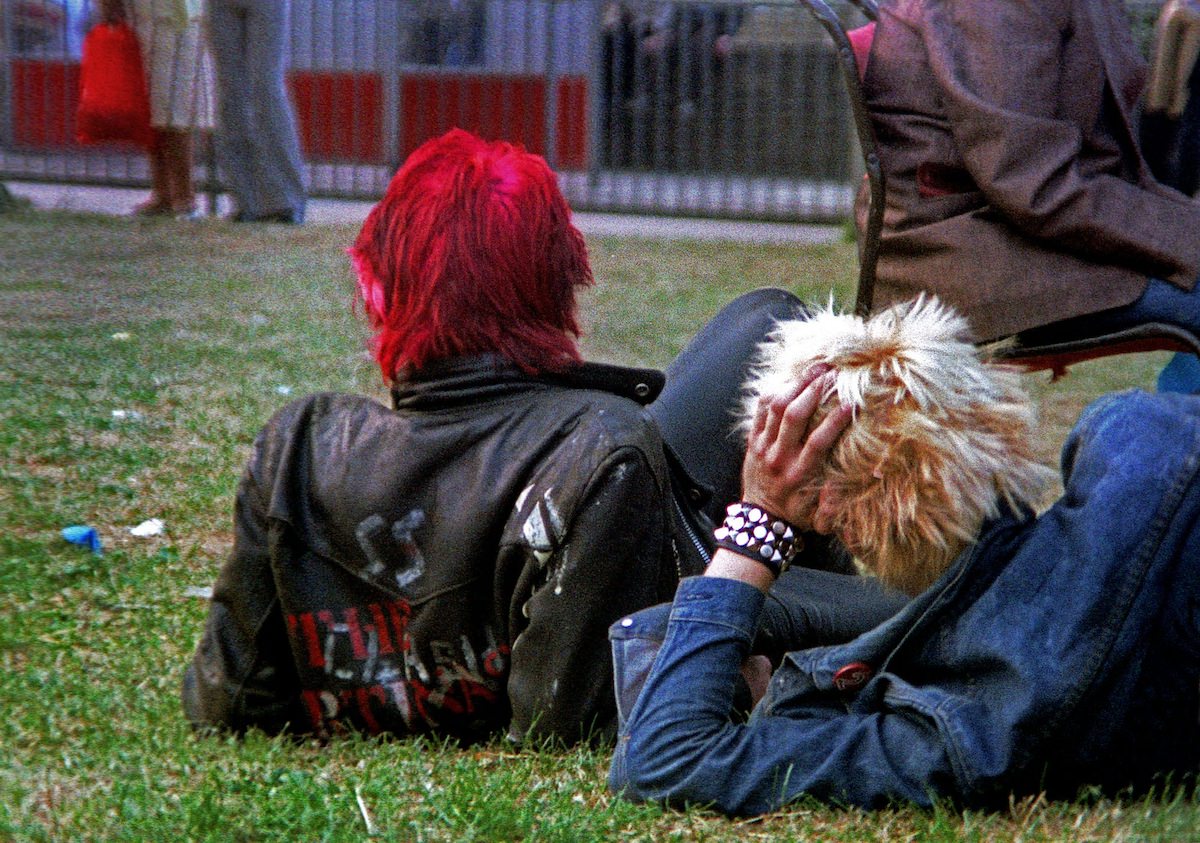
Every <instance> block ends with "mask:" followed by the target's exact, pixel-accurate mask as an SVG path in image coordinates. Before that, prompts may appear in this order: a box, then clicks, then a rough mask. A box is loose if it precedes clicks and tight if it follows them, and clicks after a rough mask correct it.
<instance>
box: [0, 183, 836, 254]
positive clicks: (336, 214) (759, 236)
mask: <svg viewBox="0 0 1200 843" xmlns="http://www.w3.org/2000/svg"><path fill="white" fill-rule="evenodd" d="M6 184H7V185H8V188H9V190H10V191H11V192H12V193H14V194H15V195H17V196H23V197H26V198H28V199H30V200H32V201H33V203H34V205H35V207H38V208H42V209H46V210H69V211H90V212H94V213H109V214H117V215H125V214H128V213H129V212H130V211H131V209H132V208H133V206H134V205H136V204H137V203H138V202H140V201H142V200H143V199H145V198H146V191H145V190H144V189H141V188H138V189H130V188H118V187H92V186H82V185H74V184H55V183H46V182H20V181H9V182H6ZM218 207H219V209H220V210H221V211H222V212H224V211H225V210H226V199H225V197H222V198H221V201H220V202H219V203H218ZM370 209H371V203H370V202H358V201H344V200H337V199H312V200H310V201H309V204H308V221H309V223H310V224H313V225H331V224H336V223H351V224H357V223H361V222H362V221H363V219H364V218H365V217H366V215H367V212H368V211H369V210H370ZM575 224H576V225H577V226H578V227H579V230H580V231H582V232H583V234H584V235H585V236H588V237H608V236H617V237H621V236H627V237H649V238H654V239H666V240H726V241H737V242H744V243H833V242H836V241H837V240H838V239H839V238H840V237H841V236H842V229H841V227H840V226H837V225H809V224H799V223H795V224H793V223H778V222H749V221H746V222H743V221H734V220H710V219H689V218H680V217H655V216H630V215H625V214H601V213H587V212H580V213H577V214H575Z"/></svg>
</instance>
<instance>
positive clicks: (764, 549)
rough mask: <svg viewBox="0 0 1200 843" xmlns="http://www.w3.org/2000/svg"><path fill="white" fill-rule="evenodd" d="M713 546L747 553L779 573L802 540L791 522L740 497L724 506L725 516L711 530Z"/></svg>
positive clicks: (790, 560) (793, 555)
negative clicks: (713, 540) (738, 499)
mask: <svg viewBox="0 0 1200 843" xmlns="http://www.w3.org/2000/svg"><path fill="white" fill-rule="evenodd" d="M713 537H714V538H716V540H717V546H718V547H723V548H725V549H726V550H731V551H733V552H734V553H740V554H741V555H742V556H748V557H750V558H751V559H754V560H756V561H758V562H761V563H762V564H763V565H766V566H767V567H768V568H770V569H771V572H772V573H773V574H775V576H779V575H780V574H782V573H783V572H784V571H786V570H787V569H788V566H789V565H791V564H792V560H793V559H795V558H796V554H797V553H799V552H800V549H801V548H802V547H803V546H804V540H803V539H801V538H800V536H798V535H797V534H796V530H795V528H794V527H792V525H791V524H789V523H788V522H786V521H784V520H783V519H782V518H777V517H776V516H774V515H772V514H771V513H769V512H767V511H766V510H765V509H763V508H762V507H761V506H757V505H755V504H752V503H746V502H745V501H741V502H738V503H731V504H730V505H729V506H728V507H727V508H726V509H725V520H724V521H723V522H721V526H720V527H717V529H716V530H714V531H713Z"/></svg>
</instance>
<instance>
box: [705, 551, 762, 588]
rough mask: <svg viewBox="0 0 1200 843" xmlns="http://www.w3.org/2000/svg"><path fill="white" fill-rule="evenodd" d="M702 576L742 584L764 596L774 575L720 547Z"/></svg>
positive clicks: (752, 561) (749, 559) (750, 560)
mask: <svg viewBox="0 0 1200 843" xmlns="http://www.w3.org/2000/svg"><path fill="white" fill-rule="evenodd" d="M704 576H706V577H721V578H722V579H727V580H737V581H738V582H744V583H746V585H750V586H753V587H754V588H757V589H758V590H759V591H761V592H763V593H764V594H766V593H767V592H768V591H770V590H771V586H772V585H774V584H775V574H774V572H772V571H771V569H770V568H768V567H767V566H766V565H761V564H759V563H758V562H756V561H754V560H753V559H751V558H750V557H748V556H743V555H741V554H740V553H734V552H733V551H732V550H726V549H725V548H722V547H718V548H717V549H716V551H715V552H714V553H713V557H712V561H711V562H709V563H708V567H707V568H705V569H704Z"/></svg>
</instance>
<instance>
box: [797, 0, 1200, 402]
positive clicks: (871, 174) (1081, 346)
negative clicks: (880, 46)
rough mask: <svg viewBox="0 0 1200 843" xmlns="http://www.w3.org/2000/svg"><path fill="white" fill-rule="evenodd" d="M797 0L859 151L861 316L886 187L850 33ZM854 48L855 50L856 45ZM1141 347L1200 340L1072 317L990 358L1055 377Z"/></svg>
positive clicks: (1182, 346)
mask: <svg viewBox="0 0 1200 843" xmlns="http://www.w3.org/2000/svg"><path fill="white" fill-rule="evenodd" d="M851 2H852V3H853V4H854V6H856V7H857V8H858V10H859V11H860V12H862V14H863V16H864V17H865V18H866V19H867V20H868V21H872V22H873V21H875V20H876V19H877V18H878V6H877V5H876V3H875V0H851ZM800 3H801V4H802V5H804V6H805V7H807V9H808V10H809V11H810V12H811V13H812V14H813V16H814V17H815V18H816V19H817V21H818V22H820V24H821V25H822V26H823V27H824V28H825V30H826V32H828V33H829V36H830V38H832V39H833V43H834V46H835V48H836V49H837V55H838V60H839V65H840V67H841V70H842V76H843V78H844V80H845V83H846V91H847V94H848V95H849V100H850V111H851V115H852V117H853V119H854V127H855V131H856V133H857V136H858V142H859V146H860V148H861V150H862V156H863V167H864V170H865V173H866V175H865V178H866V180H867V185H868V188H869V199H870V201H869V205H868V210H867V217H866V224H865V226H864V227H863V230H862V232H861V236H860V240H859V274H858V291H857V295H856V297H855V303H854V309H855V312H856V313H859V314H861V315H866V314H867V313H869V312H870V310H871V302H872V292H873V289H874V286H875V264H876V261H877V259H878V255H879V232H880V230H881V228H882V226H883V209H884V201H883V200H884V190H885V187H886V185H885V180H884V175H883V170H882V169H881V167H880V164H879V155H878V152H877V150H878V146H877V144H876V142H875V133H874V130H873V129H872V125H871V114H870V112H869V111H868V110H867V104H866V98H865V97H864V95H863V90H862V83H861V79H862V76H861V70H862V69H861V68H860V67H859V65H858V60H857V59H856V57H855V50H854V44H853V43H852V35H851V34H850V33H849V31H848V30H847V29H846V26H845V25H844V24H843V22H842V20H841V18H839V17H838V15H837V14H836V13H835V12H834V11H833V9H832V8H831V7H830V6H829V4H828V3H826V2H825V0H800ZM1169 5H1170V4H1169ZM859 46H860V49H861V44H860V45H859ZM1142 351H1178V352H1185V353H1191V354H1195V355H1197V356H1200V338H1198V337H1197V336H1196V335H1195V334H1193V333H1192V332H1191V331H1189V330H1187V329H1185V328H1180V327H1178V326H1176V325H1171V324H1167V323H1161V322H1146V323H1143V324H1141V325H1135V326H1132V327H1129V328H1124V329H1121V330H1119V331H1113V332H1109V333H1095V332H1094V331H1090V330H1089V329H1088V326H1087V320H1081V319H1075V320H1068V321H1066V322H1063V323H1058V324H1055V323H1051V324H1049V325H1044V326H1041V327H1039V328H1034V329H1031V330H1028V331H1023V332H1021V333H1019V334H1017V335H1016V336H1014V337H1012V339H1011V342H1008V343H1004V344H1001V345H1000V346H998V347H997V351H996V356H997V357H1000V358H1002V359H1006V360H1009V361H1011V362H1013V363H1015V364H1017V365H1020V366H1021V367H1022V368H1025V369H1027V370H1030V371H1040V370H1049V371H1050V372H1051V374H1052V376H1053V377H1054V378H1055V379H1057V378H1059V377H1061V376H1062V375H1064V374H1065V373H1066V371H1067V367H1068V366H1070V365H1072V364H1074V363H1079V362H1082V361H1084V360H1093V359H1097V358H1100V357H1109V356H1112V355H1116V354H1130V353H1133V352H1142Z"/></svg>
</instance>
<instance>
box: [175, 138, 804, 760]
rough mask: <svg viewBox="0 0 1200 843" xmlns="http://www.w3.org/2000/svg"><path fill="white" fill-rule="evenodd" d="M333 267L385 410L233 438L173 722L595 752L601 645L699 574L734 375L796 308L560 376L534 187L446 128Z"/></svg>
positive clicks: (327, 414)
mask: <svg viewBox="0 0 1200 843" xmlns="http://www.w3.org/2000/svg"><path fill="white" fill-rule="evenodd" d="M350 255H351V259H352V261H353V264H354V268H355V270H356V274H357V277H358V291H359V296H360V298H361V301H362V303H363V306H364V308H365V311H366V316H367V319H368V320H369V322H370V324H371V326H372V328H373V329H374V338H373V340H372V349H373V352H374V356H375V359H376V360H377V362H378V364H379V366H380V369H381V370H382V373H383V377H384V379H385V381H386V382H387V383H388V385H389V386H390V389H391V396H392V406H391V407H385V406H382V405H381V404H379V403H378V402H376V401H374V400H371V399H369V398H366V397H361V396H351V395H331V394H325V395H313V396H309V397H307V398H304V399H301V400H299V401H296V402H294V403H293V404H291V405H290V406H288V407H285V408H284V409H283V410H282V411H280V412H279V413H278V414H277V415H276V416H275V417H274V418H273V419H272V420H271V421H270V422H269V423H268V424H267V426H266V428H265V429H264V430H263V431H262V433H261V434H260V435H259V436H258V438H257V440H256V442H255V444H254V450H253V454H252V456H251V459H250V461H249V465H248V466H247V468H246V472H245V474H244V476H243V478H242V481H241V485H240V488H239V490H238V495H237V503H236V513H235V525H236V535H235V542H234V548H233V551H232V554H231V557H230V559H229V560H228V562H227V564H226V565H225V567H224V569H223V570H222V572H221V574H220V576H219V578H218V580H217V583H216V586H215V588H214V590H213V596H212V606H211V610H210V613H209V617H208V621H207V625H206V626H205V629H204V632H203V634H202V637H201V639H200V643H199V646H198V647H197V650H196V653H195V656H194V659H193V662H192V665H191V667H190V668H189V670H188V671H187V675H186V678H185V681H184V692H183V696H184V708H185V711H186V713H187V716H188V718H189V719H190V720H191V721H192V722H193V723H194V724H196V725H197V726H201V727H204V726H213V727H221V728H226V729H231V730H233V731H242V730H245V729H247V728H250V727H257V728H260V729H264V730H266V731H269V732H278V731H283V730H288V731H293V732H309V733H315V734H317V735H322V736H325V735H330V734H333V733H336V732H339V731H341V730H344V729H355V730H360V731H366V732H371V733H375V732H387V733H392V734H398V735H407V734H418V733H434V734H439V735H447V736H452V737H455V738H458V739H461V740H464V741H474V740H479V739H483V738H486V737H487V736H489V735H491V734H493V733H494V732H496V731H497V730H501V729H504V728H507V729H508V731H509V734H510V735H511V736H512V737H513V738H514V739H517V740H523V739H526V738H529V737H537V738H546V737H549V738H553V739H558V740H561V741H564V742H568V743H570V742H574V741H578V740H581V739H585V738H591V737H604V736H611V735H612V734H613V733H614V725H615V717H616V709H615V702H614V697H613V686H612V663H611V656H610V650H609V646H608V641H607V629H608V626H609V625H610V624H611V623H612V622H614V621H615V620H616V619H617V618H619V617H621V616H622V615H623V614H627V613H629V612H632V611H634V610H637V609H641V608H643V607H645V606H649V605H651V604H654V603H658V602H661V601H664V600H667V599H669V598H670V597H671V595H672V594H673V593H674V590H675V585H676V583H677V582H678V581H679V579H680V578H681V577H683V576H686V575H689V574H694V573H699V572H700V571H701V570H702V569H703V567H704V565H705V563H706V562H707V560H708V554H709V551H710V548H711V528H709V527H706V513H707V515H711V514H713V513H714V512H719V511H720V510H721V509H722V507H723V505H724V504H725V503H726V502H727V501H729V500H732V499H734V498H736V497H737V494H738V491H739V485H740V484H739V479H740V478H739V473H740V468H741V461H742V453H743V450H744V445H743V444H742V443H741V442H740V438H739V437H737V436H736V435H734V434H733V432H732V430H731V423H732V421H733V418H734V415H733V413H734V410H735V408H736V407H737V404H738V401H739V398H740V389H741V384H742V382H743V381H744V379H745V373H746V370H747V366H748V363H749V361H750V359H751V358H752V356H753V353H754V350H755V348H756V346H757V344H758V343H759V342H760V341H761V340H762V339H763V338H764V337H765V336H766V335H767V333H768V332H769V331H770V330H771V328H772V327H773V326H774V324H775V322H776V321H777V320H778V319H782V318H788V317H791V316H794V315H795V314H796V312H797V310H798V308H799V306H800V305H799V302H798V300H797V299H795V297H793V296H791V295H790V294H788V293H785V292H783V291H780V290H761V291H757V292H755V293H751V294H749V295H747V296H743V297H742V298H740V299H738V300H736V301H734V302H733V303H731V304H730V305H729V306H728V307H727V308H726V309H725V310H724V311H723V312H722V313H721V314H719V315H718V316H717V317H716V319H714V321H713V322H712V323H711V324H710V325H709V326H708V327H707V328H706V329H705V330H704V331H703V332H701V334H700V335H699V336H698V337H697V338H696V340H695V341H694V342H693V344H692V346H691V347H690V348H689V349H688V350H687V351H685V353H684V354H683V355H681V357H680V358H679V359H678V360H677V361H675V363H674V364H673V365H672V367H671V368H670V369H669V370H668V372H667V375H666V377H664V375H663V374H662V373H660V372H657V371H653V370H645V369H627V368H622V367H617V366H611V365H601V364H595V363H585V362H582V361H581V359H580V353H579V349H578V347H577V345H576V339H577V337H578V336H579V333H580V326H579V319H578V313H577V309H576V292H577V291H578V290H579V289H580V288H582V287H585V286H587V285H589V284H591V283H593V279H592V272H591V269H590V268H589V265H588V259H587V250H586V248H585V245H584V242H583V238H582V237H581V236H580V234H579V232H578V231H577V230H576V229H575V227H574V226H573V225H572V224H571V214H570V209H569V208H568V206H567V203H566V201H565V199H564V198H563V196H562V194H561V193H560V192H559V189H558V185H557V180H556V178H555V175H554V173H553V172H551V170H550V169H549V167H548V166H547V165H546V163H545V161H543V160H542V159H541V158H540V157H538V156H536V155H532V154H530V153H528V152H526V151H524V150H523V149H521V148H520V147H519V146H515V145H513V144H509V143H503V142H487V141H483V140H481V139H479V138H477V137H475V136H473V135H470V134H468V133H466V132H463V131H452V132H450V133H449V134H447V135H444V136H442V137H440V138H437V139H434V140H432V141H430V142H428V143H426V144H425V145H423V146H422V147H421V148H420V149H418V150H416V151H415V152H413V154H412V155H411V156H410V157H409V158H408V160H407V161H406V162H405V163H404V165H403V166H402V167H401V168H400V170H399V172H397V173H396V175H395V177H394V178H393V180H392V183H391V185H390V186H389V187H388V190H387V193H386V195H385V196H384V197H383V199H382V200H381V201H380V202H379V204H378V205H376V207H375V208H374V209H373V210H372V211H371V213H370V215H369V216H368V217H367V220H366V222H365V224H364V225H363V227H362V231H361V233H360V234H359V236H358V238H357V239H356V240H355V243H354V245H353V247H352V248H351V249H350ZM664 383H665V389H664ZM718 520H719V519H718ZM701 537H703V538H701Z"/></svg>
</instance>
